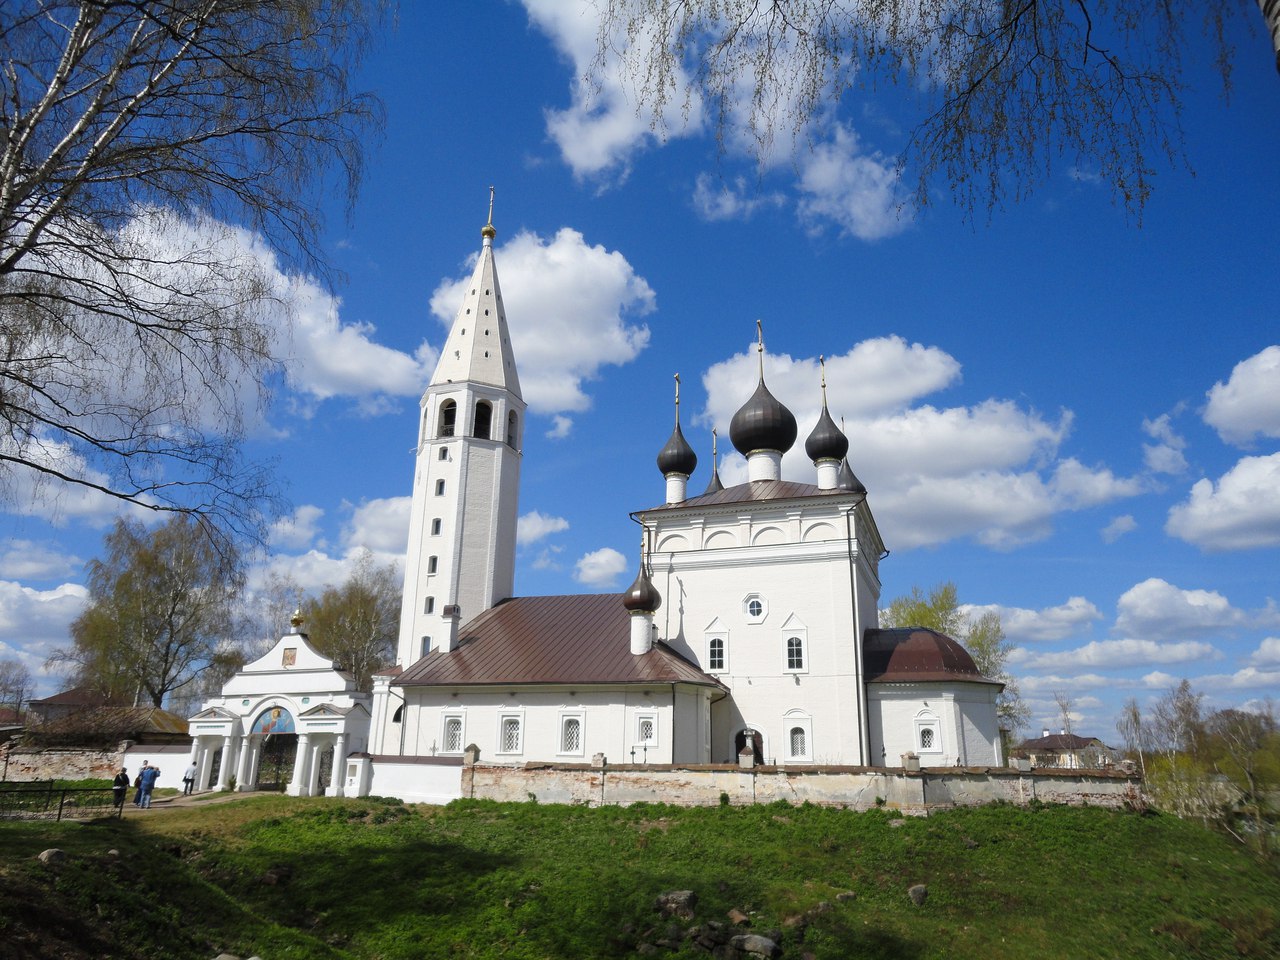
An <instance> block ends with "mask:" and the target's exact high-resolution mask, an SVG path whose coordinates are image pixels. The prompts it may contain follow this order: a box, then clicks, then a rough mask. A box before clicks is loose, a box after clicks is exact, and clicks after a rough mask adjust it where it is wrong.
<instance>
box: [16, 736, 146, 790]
mask: <svg viewBox="0 0 1280 960" xmlns="http://www.w3.org/2000/svg"><path fill="white" fill-rule="evenodd" d="M128 746H129V741H127V740H126V741H124V742H123V743H121V744H119V745H118V746H117V747H116V749H114V750H89V749H85V748H83V747H43V748H40V749H36V748H32V747H13V746H12V745H10V748H9V750H8V753H7V756H6V757H4V758H0V768H3V769H4V778H5V779H6V780H14V781H19V782H30V781H33V780H87V779H90V778H95V779H104V780H110V779H111V778H112V777H114V776H115V775H116V773H117V771H119V769H120V766H121V764H122V763H123V761H124V756H125V753H126V751H127V749H128Z"/></svg>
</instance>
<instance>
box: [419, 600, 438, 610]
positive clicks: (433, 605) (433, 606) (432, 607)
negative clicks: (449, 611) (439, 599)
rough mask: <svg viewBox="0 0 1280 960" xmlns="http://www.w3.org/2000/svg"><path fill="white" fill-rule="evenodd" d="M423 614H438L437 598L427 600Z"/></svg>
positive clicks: (424, 602) (424, 603)
mask: <svg viewBox="0 0 1280 960" xmlns="http://www.w3.org/2000/svg"><path fill="white" fill-rule="evenodd" d="M422 612H423V613H435V612H436V598H435V597H427V599H426V600H425V601H423V604H422Z"/></svg>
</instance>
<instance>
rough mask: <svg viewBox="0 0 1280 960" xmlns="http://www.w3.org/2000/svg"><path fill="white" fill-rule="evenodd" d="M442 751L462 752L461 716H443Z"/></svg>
mask: <svg viewBox="0 0 1280 960" xmlns="http://www.w3.org/2000/svg"><path fill="white" fill-rule="evenodd" d="M443 739H444V752H445V753H461V752H462V717H459V716H447V717H445V718H444V738H443Z"/></svg>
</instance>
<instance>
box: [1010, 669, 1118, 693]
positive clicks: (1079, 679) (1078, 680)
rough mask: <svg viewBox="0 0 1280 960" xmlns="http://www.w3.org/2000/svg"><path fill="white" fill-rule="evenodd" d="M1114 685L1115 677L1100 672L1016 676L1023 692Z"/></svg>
mask: <svg viewBox="0 0 1280 960" xmlns="http://www.w3.org/2000/svg"><path fill="white" fill-rule="evenodd" d="M1115 685H1116V678H1115V677H1104V676H1103V675H1102V674H1100V673H1078V674H1076V675H1075V676H1071V677H1063V676H1059V675H1057V674H1048V675H1046V676H1042V677H1036V676H1024V677H1019V678H1018V689H1020V690H1021V691H1022V692H1023V693H1025V694H1034V693H1046V692H1047V693H1053V692H1054V691H1055V690H1067V691H1077V690H1098V689H1103V688H1110V687H1114V686H1115Z"/></svg>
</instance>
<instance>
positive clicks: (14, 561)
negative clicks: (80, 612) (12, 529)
mask: <svg viewBox="0 0 1280 960" xmlns="http://www.w3.org/2000/svg"><path fill="white" fill-rule="evenodd" d="M83 567H84V561H83V560H82V559H80V558H79V557H77V556H75V555H73V554H67V553H63V552H62V551H61V550H60V549H58V548H57V547H55V546H54V545H53V544H44V543H36V542H35V541H33V540H10V541H9V542H8V544H6V545H5V547H4V548H3V549H0V578H11V579H14V580H51V579H53V578H55V577H67V576H69V575H70V574H71V573H72V572H73V571H76V572H78V571H79V570H80V569H82V568H83Z"/></svg>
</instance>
